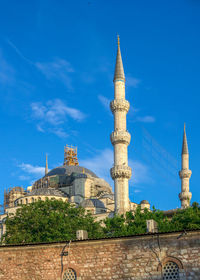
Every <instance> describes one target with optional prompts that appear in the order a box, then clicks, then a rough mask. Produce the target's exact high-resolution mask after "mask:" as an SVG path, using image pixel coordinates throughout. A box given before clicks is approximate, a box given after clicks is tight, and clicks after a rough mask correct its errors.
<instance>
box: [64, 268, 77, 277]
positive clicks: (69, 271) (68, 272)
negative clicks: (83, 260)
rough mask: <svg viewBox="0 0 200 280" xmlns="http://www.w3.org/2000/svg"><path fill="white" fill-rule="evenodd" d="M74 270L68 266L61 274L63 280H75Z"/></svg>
mask: <svg viewBox="0 0 200 280" xmlns="http://www.w3.org/2000/svg"><path fill="white" fill-rule="evenodd" d="M76 279H77V278H76V272H75V271H74V270H73V269H72V268H69V269H67V270H66V271H65V273H64V274H63V280H76Z"/></svg>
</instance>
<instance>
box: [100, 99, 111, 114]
mask: <svg viewBox="0 0 200 280" xmlns="http://www.w3.org/2000/svg"><path fill="white" fill-rule="evenodd" d="M98 99H99V101H100V102H101V104H102V105H103V107H104V108H105V109H106V110H107V111H109V112H110V100H109V99H108V98H107V97H105V96H103V95H98Z"/></svg>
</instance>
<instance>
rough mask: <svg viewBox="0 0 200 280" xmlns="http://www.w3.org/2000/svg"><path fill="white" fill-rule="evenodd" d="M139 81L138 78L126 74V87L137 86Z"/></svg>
mask: <svg viewBox="0 0 200 280" xmlns="http://www.w3.org/2000/svg"><path fill="white" fill-rule="evenodd" d="M140 83H141V80H140V79H137V78H135V77H132V76H131V75H127V76H126V84H127V86H128V87H133V88H137V87H138V86H139V84H140Z"/></svg>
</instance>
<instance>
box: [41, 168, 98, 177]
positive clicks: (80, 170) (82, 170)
mask: <svg viewBox="0 0 200 280" xmlns="http://www.w3.org/2000/svg"><path fill="white" fill-rule="evenodd" d="M73 172H74V173H81V174H83V173H85V174H86V175H87V174H89V175H90V176H92V177H95V178H98V176H97V175H96V174H95V173H94V172H92V171H91V170H89V169H87V168H85V167H82V166H79V165H62V166H59V167H56V168H54V169H52V170H51V171H49V172H48V173H47V174H46V175H45V177H47V176H53V175H68V176H70V175H71V174H72V173H73Z"/></svg>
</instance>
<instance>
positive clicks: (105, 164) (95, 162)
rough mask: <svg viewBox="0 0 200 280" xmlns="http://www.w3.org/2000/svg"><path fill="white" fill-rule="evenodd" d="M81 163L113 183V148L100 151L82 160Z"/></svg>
mask: <svg viewBox="0 0 200 280" xmlns="http://www.w3.org/2000/svg"><path fill="white" fill-rule="evenodd" d="M80 165H81V166H84V167H86V168H88V169H91V170H92V171H93V172H94V173H95V174H97V176H99V177H100V178H103V179H105V180H106V181H107V182H108V183H110V184H112V182H113V181H112V179H111V177H110V168H111V167H112V165H113V151H112V150H111V149H105V150H103V151H98V152H97V154H96V155H95V156H94V157H91V158H86V159H85V160H81V161H80Z"/></svg>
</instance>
